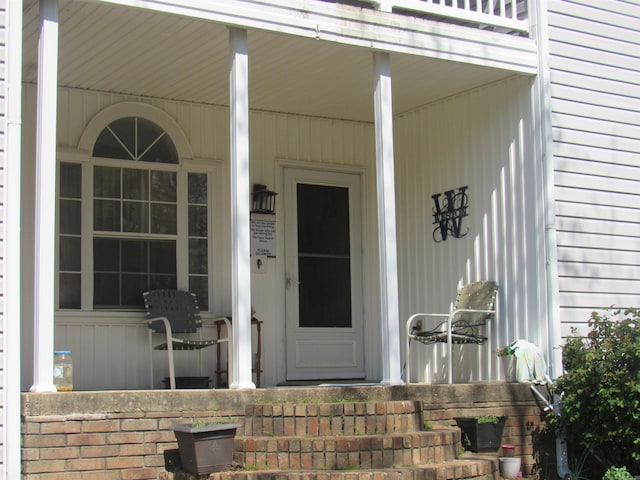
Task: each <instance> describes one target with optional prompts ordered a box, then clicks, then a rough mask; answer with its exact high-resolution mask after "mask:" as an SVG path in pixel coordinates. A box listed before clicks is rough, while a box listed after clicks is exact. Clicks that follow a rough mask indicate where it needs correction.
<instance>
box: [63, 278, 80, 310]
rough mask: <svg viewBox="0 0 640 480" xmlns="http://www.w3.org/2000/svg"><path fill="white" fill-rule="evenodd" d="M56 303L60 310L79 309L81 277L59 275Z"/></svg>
mask: <svg viewBox="0 0 640 480" xmlns="http://www.w3.org/2000/svg"><path fill="white" fill-rule="evenodd" d="M58 278H59V279H60V288H59V295H60V298H59V299H58V302H59V304H60V308H80V306H81V305H80V294H81V287H80V285H81V276H80V274H79V273H61V274H60V276H59V277H58Z"/></svg>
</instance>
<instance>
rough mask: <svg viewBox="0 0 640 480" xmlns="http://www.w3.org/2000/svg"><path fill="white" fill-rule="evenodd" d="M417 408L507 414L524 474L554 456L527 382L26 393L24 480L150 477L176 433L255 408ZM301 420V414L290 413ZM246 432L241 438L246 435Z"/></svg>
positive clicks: (442, 416) (435, 419)
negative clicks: (349, 404) (177, 427)
mask: <svg viewBox="0 0 640 480" xmlns="http://www.w3.org/2000/svg"><path fill="white" fill-rule="evenodd" d="M335 399H357V400H358V401H372V400H375V401H386V400H406V399H411V400H417V401H422V402H423V408H424V411H423V415H424V419H425V420H427V421H428V422H430V423H433V424H434V425H446V424H452V423H453V419H454V418H455V417H462V416H480V415H497V416H503V415H506V416H508V420H507V423H506V426H505V432H504V437H503V439H504V441H505V442H509V443H512V444H514V445H515V446H516V454H518V455H520V456H522V459H523V472H524V473H525V474H526V475H535V476H540V472H541V471H542V470H544V469H545V468H549V464H550V457H549V456H548V455H547V450H545V449H544V448H543V446H542V444H541V443H540V441H539V438H538V436H539V431H540V428H541V426H542V418H541V409H540V407H539V406H538V404H537V402H536V399H535V398H534V396H533V394H532V393H531V391H530V389H529V386H528V385H524V384H505V383H497V384H478V385H475V384H474V385H431V386H428V385H415V386H414V385H411V386H398V387H382V386H380V387H377V386H374V387H350V388H347V387H343V388H340V387H335V388H334V387H331V388H315V389H314V388H309V389H305V388H300V389H298V388H287V389H257V390H242V391H230V390H210V391H203V390H197V391H196V390H179V391H166V390H164V391H163V390H157V391H146V392H128V391H122V392H69V393H56V394H50V393H49V394H35V393H25V394H23V408H22V410H23V411H22V427H23V432H22V448H23V449H22V454H23V459H22V460H23V462H22V468H23V478H25V479H27V480H45V479H46V480H56V479H65V480H88V479H107V480H109V479H151V478H158V475H159V473H160V471H161V470H163V467H164V464H165V459H164V452H165V451H166V450H171V449H175V448H176V446H177V445H176V443H175V437H174V434H173V432H172V431H171V430H169V426H170V425H172V424H175V423H185V422H190V421H192V420H194V419H195V420H202V421H208V420H218V421H238V422H240V423H243V420H244V414H245V410H246V409H247V407H248V406H250V405H254V404H268V405H273V404H277V403H295V402H296V401H297V402H304V403H307V404H308V403H309V402H333V401H335ZM291 414H292V415H293V416H295V415H296V409H291ZM243 434H244V428H240V429H239V430H238V436H242V435H243Z"/></svg>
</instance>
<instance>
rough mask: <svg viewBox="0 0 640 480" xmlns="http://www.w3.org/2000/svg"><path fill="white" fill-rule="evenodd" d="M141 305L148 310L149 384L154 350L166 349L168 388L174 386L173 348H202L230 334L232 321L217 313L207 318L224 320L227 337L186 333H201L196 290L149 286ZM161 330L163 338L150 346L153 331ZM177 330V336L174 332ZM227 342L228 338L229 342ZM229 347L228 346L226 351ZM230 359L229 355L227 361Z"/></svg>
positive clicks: (223, 339)
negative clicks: (209, 337)
mask: <svg viewBox="0 0 640 480" xmlns="http://www.w3.org/2000/svg"><path fill="white" fill-rule="evenodd" d="M142 297H143V299H144V307H145V311H146V314H147V320H146V321H147V324H148V326H149V347H150V352H151V353H150V356H151V386H152V387H153V350H154V349H155V350H166V351H167V353H168V357H169V382H170V388H171V389H172V390H174V389H175V388H176V377H175V367H174V360H173V352H174V350H201V349H203V348H206V347H210V346H212V345H216V344H218V343H220V342H229V337H230V336H231V333H230V332H231V328H230V326H231V324H230V323H229V319H228V318H226V317H217V318H213V319H211V320H210V323H212V324H213V323H214V322H216V321H218V320H224V321H225V322H226V324H227V332H229V333H227V337H225V338H215V339H206V340H203V339H202V338H201V335H200V338H198V339H193V338H191V336H189V335H188V334H194V333H198V334H201V328H202V326H203V321H202V317H201V316H200V307H199V305H198V297H197V296H196V294H195V293H191V292H184V291H181V290H169V289H163V290H151V291H149V292H144V293H143V294H142ZM153 333H161V334H164V335H165V341H164V342H163V343H160V344H158V345H156V346H155V347H154V346H152V343H153V342H152V334H153ZM178 334H180V336H177V335H178ZM229 345H230V342H229ZM229 350H230V348H228V349H227V351H229ZM230 361H231V355H229V358H228V360H227V362H230Z"/></svg>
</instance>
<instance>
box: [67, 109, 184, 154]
mask: <svg viewBox="0 0 640 480" xmlns="http://www.w3.org/2000/svg"><path fill="white" fill-rule="evenodd" d="M125 117H141V118H144V119H146V120H149V121H150V122H153V123H155V124H156V125H158V126H159V127H160V128H162V129H163V130H164V131H166V132H167V134H168V135H169V137H171V140H172V141H173V144H174V145H175V146H176V149H177V151H178V158H180V160H181V161H182V160H191V159H193V151H192V150H191V144H190V143H189V140H188V138H187V135H186V134H185V133H184V131H183V130H182V128H180V125H178V123H176V121H175V120H174V119H173V118H171V117H170V116H169V115H167V113H165V112H164V111H162V110H160V109H159V108H157V107H154V106H153V105H149V104H147V103H140V102H121V103H116V104H114V105H110V106H108V107H107V108H105V109H103V110H101V111H100V112H99V113H97V114H96V115H95V116H94V117H93V118H92V119H91V120H89V123H87V126H86V127H85V129H84V131H83V132H82V136H81V137H80V140H79V141H78V150H80V152H83V153H85V154H87V155H91V152H92V151H93V146H94V144H95V143H96V140H97V138H98V135H100V133H101V132H102V130H104V128H105V127H106V126H107V125H109V124H110V123H111V122H113V121H115V120H118V119H120V118H125Z"/></svg>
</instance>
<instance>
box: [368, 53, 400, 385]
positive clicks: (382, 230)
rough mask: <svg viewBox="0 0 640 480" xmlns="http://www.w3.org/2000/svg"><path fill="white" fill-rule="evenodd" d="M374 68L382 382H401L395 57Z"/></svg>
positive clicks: (381, 56) (378, 56) (382, 56)
mask: <svg viewBox="0 0 640 480" xmlns="http://www.w3.org/2000/svg"><path fill="white" fill-rule="evenodd" d="M373 70H374V104H375V132H376V173H377V179H378V187H377V189H378V237H379V240H378V241H379V249H380V302H381V320H382V325H381V327H382V328H381V329H382V352H381V353H382V382H381V383H383V384H386V385H397V384H402V383H403V381H402V365H401V363H402V360H401V355H400V328H401V327H400V320H399V319H400V313H399V312H400V305H399V300H398V254H397V237H396V202H395V180H394V158H393V109H392V102H391V96H392V95H391V93H392V92H391V61H390V58H389V54H388V53H382V52H374V54H373Z"/></svg>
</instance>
